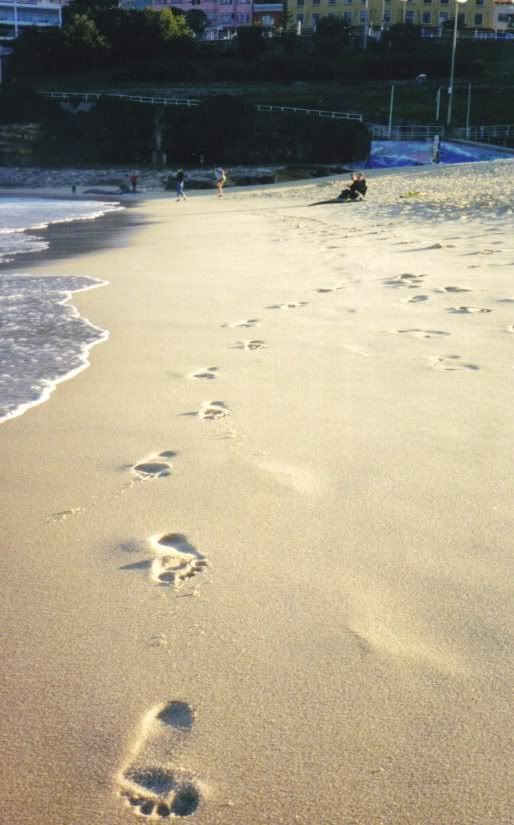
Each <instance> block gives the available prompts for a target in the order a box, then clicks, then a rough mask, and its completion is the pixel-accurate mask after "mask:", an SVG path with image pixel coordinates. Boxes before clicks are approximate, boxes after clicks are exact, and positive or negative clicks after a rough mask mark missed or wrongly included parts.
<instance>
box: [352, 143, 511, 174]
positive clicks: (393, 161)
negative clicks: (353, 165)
mask: <svg viewBox="0 0 514 825" xmlns="http://www.w3.org/2000/svg"><path fill="white" fill-rule="evenodd" d="M432 157H433V146H432V143H431V142H430V141H428V142H427V141H422V140H374V141H372V143H371V155H370V159H369V161H368V164H367V166H368V168H370V169H378V168H390V167H395V166H425V165H426V164H431V163H432ZM505 157H514V156H513V155H509V154H508V153H504V152H502V151H501V150H499V149H493V148H491V149H489V148H486V147H482V146H470V145H468V144H464V143H446V142H443V141H442V142H441V144H440V154H439V162H440V163H473V162H475V161H480V160H497V159H498V158H505Z"/></svg>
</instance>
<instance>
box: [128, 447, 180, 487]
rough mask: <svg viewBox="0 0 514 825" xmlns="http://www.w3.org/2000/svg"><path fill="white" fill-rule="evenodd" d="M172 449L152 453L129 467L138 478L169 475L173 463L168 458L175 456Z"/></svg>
mask: <svg viewBox="0 0 514 825" xmlns="http://www.w3.org/2000/svg"><path fill="white" fill-rule="evenodd" d="M176 455H177V453H176V452H175V451H174V450H163V451H162V452H161V453H152V454H151V455H149V456H148V457H147V458H144V459H142V460H141V461H139V462H138V463H137V464H134V466H133V467H131V468H130V469H131V470H132V472H133V473H134V475H136V476H137V478H140V479H145V480H146V479H149V478H162V477H163V476H169V475H171V470H172V468H173V464H171V463H170V459H172V458H175V456H176Z"/></svg>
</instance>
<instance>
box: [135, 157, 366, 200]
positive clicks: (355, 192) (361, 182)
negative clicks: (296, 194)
mask: <svg viewBox="0 0 514 825" xmlns="http://www.w3.org/2000/svg"><path fill="white" fill-rule="evenodd" d="M133 177H135V176H133ZM226 180H227V173H226V171H225V169H223V167H222V166H215V167H214V181H215V184H216V192H217V196H218V198H222V197H223V187H224V185H225V182H226ZM184 182H185V173H184V169H183V167H182V166H179V167H178V169H177V174H176V176H175V190H176V194H177V203H178V202H179V201H185V200H187V198H186V195H185V192H184ZM131 183H133V189H132V191H135V184H136V183H137V178H136V180H135V182H134V181H133V180H132V178H131ZM367 191H368V184H367V182H366V178H365V177H364V175H363V174H362V172H352V175H351V182H350V183H349V184H347V185H346V186H345V187H344V189H343V190H342V191H341V193H340V194H339V195H338V196H337V198H332V199H331V200H327V201H316V203H311V204H310V206H319V205H320V204H323V203H344V202H346V201H358V200H364V198H365V197H366V192H367Z"/></svg>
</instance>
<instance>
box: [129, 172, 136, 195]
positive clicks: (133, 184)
mask: <svg viewBox="0 0 514 825" xmlns="http://www.w3.org/2000/svg"><path fill="white" fill-rule="evenodd" d="M130 186H131V189H132V191H133V192H135V191H136V189H137V175H136V174H135V173H134V174H133V175H131V176H130Z"/></svg>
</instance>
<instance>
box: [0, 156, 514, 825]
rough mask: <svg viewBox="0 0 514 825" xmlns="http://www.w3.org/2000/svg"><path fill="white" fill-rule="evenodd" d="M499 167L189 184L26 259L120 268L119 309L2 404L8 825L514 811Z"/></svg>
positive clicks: (504, 224)
mask: <svg viewBox="0 0 514 825" xmlns="http://www.w3.org/2000/svg"><path fill="white" fill-rule="evenodd" d="M503 163H505V162H500V164H499V165H496V166H495V165H492V166H490V167H488V168H487V169H481V170H480V171H478V170H470V169H469V168H468V169H459V170H455V171H452V172H450V173H449V172H448V170H434V171H432V170H431V174H430V173H428V172H427V171H425V170H423V174H420V173H419V171H418V170H415V171H416V173H415V174H410V171H409V172H406V171H405V170H401V171H400V170H394V171H395V174H392V175H391V174H385V175H384V174H381V173H382V170H377V172H379V174H377V175H369V179H370V180H371V186H370V190H369V195H368V199H367V201H366V202H364V203H362V204H355V205H353V204H352V205H334V206H330V205H328V206H324V207H320V208H319V209H316V208H306V207H308V205H309V203H310V202H311V201H312V200H314V199H318V198H320V197H324V196H327V195H328V196H330V194H331V193H332V192H333V191H335V190H336V187H339V183H340V176H337V177H335V178H334V179H333V180H326V179H323V181H315V182H313V181H308V182H307V184H305V185H303V186H301V185H298V184H296V183H295V184H294V185H292V184H286V185H282V184H278V185H275V186H274V187H273V191H271V187H270V188H269V189H268V188H266V189H264V188H262V187H259V188H258V189H257V188H256V189H252V190H249V189H247V188H246V187H245V188H244V189H239V190H238V191H235V190H230V191H229V192H227V194H226V196H225V198H223V200H221V201H218V200H217V199H216V198H215V196H214V195H201V196H198V197H196V196H195V197H191V198H190V200H189V201H188V202H187V203H186V204H185V205H183V204H175V202H174V199H173V195H172V194H171V195H169V196H168V195H164V196H163V197H160V198H155V199H148V200H146V201H145V202H144V203H142V204H140V205H138V208H137V212H136V213H134V212H132V210H130V211H131V212H132V215H133V216H134V218H135V222H131V221H130V220H129V222H128V224H127V225H126V227H124V230H123V236H122V237H121V236H119V237H118V236H116V235H110V236H109V240H108V242H107V243H106V244H105V246H103V247H102V248H100V247H98V248H96V249H90V250H89V251H85V253H80V254H78V255H73V254H72V252H73V250H74V248H76V242H75V239H74V237H73V236H74V234H75V232H76V230H77V225H74V226H73V225H72V226H73V231H72V232H71V233H70V237H69V238H68V239H63V246H62V252H63V255H62V256H61V255H58V256H55V257H53V258H52V259H50V258H48V259H46V260H45V259H42V258H41V257H40V256H38V258H39V260H38V261H34V262H33V264H32V265H31V266H30V269H31V271H33V272H34V274H35V275H36V276H37V275H38V274H50V275H63V274H73V275H76V276H88V277H98V278H103V279H105V280H108V281H109V286H108V288H106V289H105V290H103V289H102V290H100V289H93V290H88V291H87V292H82V293H77V294H76V295H75V296H74V299H73V303H74V305H75V306H76V307H77V309H78V311H79V312H80V314H81V315H83V316H85V317H87V318H89V319H90V320H91V322H92V323H93V324H95V325H97V326H98V327H100V328H102V329H106V330H109V332H110V338H109V341H108V343H107V344H106V346H105V347H98V348H96V349H95V351H94V352H93V353H92V358H91V361H92V365H91V368H90V369H87V370H82V371H81V373H80V374H79V375H77V376H76V377H75V378H74V380H73V381H66V382H64V383H63V384H62V385H61V386H60V387H59V389H58V391H57V392H56V393H54V394H53V395H52V397H51V398H50V400H49V401H48V402H47V403H45V404H40V405H39V406H37V407H35V408H34V409H33V410H31V411H29V412H27V413H26V414H25V415H22V416H19V417H17V418H16V419H12V420H9V421H6V422H4V423H3V425H2V426H1V427H0V448H1V449H2V455H3V468H4V484H3V489H2V501H3V510H4V514H5V528H4V533H3V541H4V544H5V550H4V552H5V558H6V570H5V577H4V594H5V599H4V600H3V602H2V604H1V606H0V618H1V621H2V624H3V626H4V627H5V628H6V629H7V631H8V632H7V633H6V639H5V643H4V644H5V652H4V656H5V659H6V661H8V662H9V668H8V670H7V672H6V674H5V678H4V681H3V683H2V685H1V686H0V698H1V700H2V703H3V707H4V717H5V726H4V730H3V732H2V734H1V737H2V740H1V742H2V753H3V758H2V775H3V780H2V783H1V784H2V787H3V789H4V791H5V794H4V795H5V800H6V801H5V815H6V817H7V818H8V819H9V822H10V823H12V825H26V822H25V820H26V811H27V810H29V809H30V811H31V816H32V817H33V818H34V819H37V821H38V822H40V823H41V825H62V823H63V822H65V821H68V820H70V818H71V820H72V821H73V825H105V822H106V821H108V822H109V823H112V825H130V823H134V822H136V821H137V820H136V819H135V818H134V813H138V812H139V811H140V812H141V813H142V814H145V813H146V812H147V809H148V811H150V808H152V816H153V817H154V818H155V819H156V820H157V821H161V820H162V821H166V819H169V818H170V817H169V812H170V811H173V805H175V806H177V805H178V803H177V801H176V800H177V793H179V791H180V789H184V788H186V789H187V788H189V792H188V794H186V793H185V792H184V794H183V796H182V797H180V793H179V802H181V804H182V805H185V806H186V808H187V805H189V808H187V813H188V819H190V821H191V823H195V825H239V824H240V823H245V825H263V823H270V825H271V824H272V823H273V825H275V823H278V822H281V821H282V822H285V823H292V822H295V823H298V825H312V823H313V822H323V823H325V822H326V823H327V825H328V824H330V825H371V823H375V822H377V823H378V822H385V823H388V825H389V823H391V825H393V823H394V825H413V823H415V822H419V823H423V825H432V823H434V825H435V823H442V822H444V823H445V825H462V824H463V823H467V822H474V821H476V822H480V825H508V823H509V819H510V817H511V810H512V806H511V802H512V799H511V793H510V784H509V775H510V772H509V758H510V757H509V756H507V754H508V753H510V751H509V750H508V748H509V744H508V731H509V723H510V718H509V714H508V707H509V704H508V696H509V690H510V684H511V680H512V665H511V662H510V659H509V657H508V656H506V655H505V653H506V650H507V649H508V644H509V640H510V633H511V627H512V620H513V618H514V616H513V612H512V606H511V604H510V603H509V599H510V593H509V588H508V583H509V581H510V577H509V569H510V560H509V552H508V548H509V541H508V538H509V536H510V535H511V534H512V529H513V527H514V523H513V519H512V508H511V502H510V492H509V491H510V484H509V479H510V477H511V475H512V466H513V464H514V451H513V447H512V438H511V435H512V433H511V419H512V416H511V403H510V395H509V389H508V384H509V382H508V381H507V380H506V377H508V376H509V375H511V370H512V367H513V358H512V343H511V342H512V334H513V333H512V329H510V327H511V326H514V317H513V315H512V306H513V305H514V292H513V289H512V284H511V278H510V272H511V268H512V252H511V244H510V242H509V238H510V236H511V232H512V213H510V214H509V213H508V211H507V210H508V209H509V208H511V207H510V200H509V198H510V194H509V192H511V191H512V179H513V177H514V170H513V171H511V167H510V166H506V165H502V164H503ZM484 179H486V180H487V181H488V182H492V184H493V186H491V190H490V192H488V195H487V197H488V198H489V200H490V201H491V203H492V204H493V205H492V206H490V207H489V211H486V210H485V209H484V207H483V206H482V202H481V201H480V199H479V201H480V202H478V203H476V200H477V199H476V198H474V197H473V196H474V192H475V191H477V190H476V186H477V184H478V183H479V181H481V180H484ZM456 184H458V187H457V186H456ZM410 191H419V192H420V193H421V194H420V195H416V196H412V197H410V198H407V199H405V198H402V199H400V196H401V195H404V196H405V194H406V193H409V192H410ZM119 214H120V213H118V215H119ZM498 215H499V216H500V217H498ZM105 217H106V216H104V218H105ZM104 218H102V219H99V220H100V221H103V220H104ZM464 218H465V219H464ZM93 223H94V222H93ZM134 223H135V225H134ZM115 225H116V226H117V224H116V223H115V222H114V223H113V227H114V226H115ZM91 228H92V227H91V226H88V227H86V230H87V229H90V230H91ZM125 228H126V229H127V230H128V229H130V228H131V231H127V232H125ZM100 231H101V230H100ZM85 234H86V235H87V231H86V232H85ZM106 238H107V236H106ZM86 246H87V245H86V243H84V248H85V247H86ZM66 255H68V257H66ZM16 268H19V267H16ZM26 268H28V267H26ZM2 271H4V270H2ZM182 575H183V578H182V579H181V578H180V577H181V576H182ZM26 776H31V777H37V782H32V783H25V782H24V781H22V778H23V777H26ZM177 787H178V788H179V791H177V790H176V789H177ZM327 787H328V788H330V793H326V791H325V789H326V788H327ZM145 805H146V806H147V808H145V810H143V806H145ZM159 806H160V810H161V813H159ZM179 809H180V806H179ZM182 810H184V809H182Z"/></svg>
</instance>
